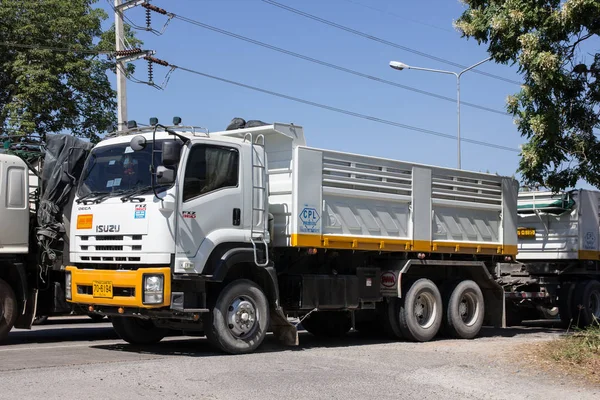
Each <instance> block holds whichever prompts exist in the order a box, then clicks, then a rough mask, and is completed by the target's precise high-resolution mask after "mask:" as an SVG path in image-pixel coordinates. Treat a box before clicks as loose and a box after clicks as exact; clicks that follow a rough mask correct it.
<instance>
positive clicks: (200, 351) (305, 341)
mask: <svg viewBox="0 0 600 400" xmlns="http://www.w3.org/2000/svg"><path fill="white" fill-rule="evenodd" d="M564 332H565V330H564V329H558V328H554V327H545V326H539V322H538V324H537V325H534V326H531V325H524V326H519V327H510V328H505V329H501V328H493V327H483V328H482V330H481V332H480V334H479V336H478V338H480V339H485V338H494V337H504V338H510V337H514V336H517V335H521V336H527V335H533V334H536V335H540V334H548V333H554V334H561V333H564ZM450 340H452V339H449V338H445V337H442V336H438V337H436V338H435V339H434V340H432V341H431V342H440V343H443V342H444V341H450ZM431 342H429V343H431ZM388 343H389V344H402V345H411V346H419V345H426V343H411V342H408V341H403V340H392V339H389V338H386V337H373V336H370V337H365V336H363V335H361V334H359V333H357V332H352V333H349V334H348V335H346V336H344V337H341V338H335V339H334V338H331V339H325V338H317V337H315V336H313V335H311V334H310V333H308V332H306V331H301V332H299V345H298V346H285V345H283V344H281V343H279V342H278V341H277V340H276V339H275V337H273V335H270V334H269V335H268V336H267V337H266V338H265V341H264V342H263V344H262V345H261V347H260V348H259V349H258V350H257V351H256V353H274V352H284V351H305V350H309V349H313V348H344V347H354V346H368V345H375V344H388ZM465 343H468V342H465ZM90 347H91V348H95V349H99V350H108V351H115V352H128V353H137V354H143V355H159V356H185V357H211V356H224V355H226V354H224V353H222V352H219V351H217V350H215V349H214V348H213V347H212V346H211V345H210V344H209V342H208V340H206V338H204V337H199V338H189V337H185V338H178V337H177V336H171V337H170V338H168V339H167V340H164V341H162V342H161V343H159V344H156V345H147V346H139V345H130V344H127V343H122V344H108V345H102V344H100V345H93V346H90Z"/></svg>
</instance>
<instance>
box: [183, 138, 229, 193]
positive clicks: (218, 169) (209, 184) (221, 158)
mask: <svg viewBox="0 0 600 400" xmlns="http://www.w3.org/2000/svg"><path fill="white" fill-rule="evenodd" d="M239 158H240V156H239V153H238V151H237V150H236V149H233V148H229V147H218V146H206V145H196V146H194V147H192V150H191V151H190V155H189V157H188V161H187V165H186V168H185V178H184V183H183V201H188V200H190V199H193V198H194V197H198V196H201V195H203V194H205V193H209V192H213V191H215V190H218V189H222V188H226V187H236V186H237V185H238V176H239Z"/></svg>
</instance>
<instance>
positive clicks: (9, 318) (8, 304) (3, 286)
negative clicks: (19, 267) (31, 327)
mask: <svg viewBox="0 0 600 400" xmlns="http://www.w3.org/2000/svg"><path fill="white" fill-rule="evenodd" d="M16 320H17V297H16V296H15V292H13V290H12V288H11V287H10V286H9V285H8V283H6V282H4V281H3V280H2V279H0V341H2V340H4V339H6V337H7V336H8V332H10V330H11V329H12V327H13V326H14V325H15V321H16Z"/></svg>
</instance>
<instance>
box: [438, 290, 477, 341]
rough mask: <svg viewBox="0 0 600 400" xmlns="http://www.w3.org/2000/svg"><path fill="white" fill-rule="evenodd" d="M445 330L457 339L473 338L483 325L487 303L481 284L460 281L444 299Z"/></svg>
mask: <svg viewBox="0 0 600 400" xmlns="http://www.w3.org/2000/svg"><path fill="white" fill-rule="evenodd" d="M444 307H445V310H444V326H445V332H446V333H447V334H448V335H450V336H452V337H454V338H457V339H473V338H474V337H475V336H477V334H478V333H479V331H480V330H481V326H482V325H483V317H484V315H485V305H484V300H483V293H482V292H481V289H480V288H479V285H478V284H477V283H475V282H473V281H471V280H465V281H462V282H460V283H459V284H458V285H456V286H455V287H454V289H453V290H452V291H451V293H450V295H449V296H448V297H447V301H444Z"/></svg>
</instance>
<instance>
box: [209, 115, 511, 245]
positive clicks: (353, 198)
mask: <svg viewBox="0 0 600 400" xmlns="http://www.w3.org/2000/svg"><path fill="white" fill-rule="evenodd" d="M248 135H252V136H253V137H254V138H255V139H256V138H257V137H258V136H263V137H264V143H265V151H266V153H267V169H268V172H269V212H270V213H271V214H272V216H273V222H274V224H273V225H274V228H273V230H272V241H273V244H274V245H275V246H278V247H288V246H293V247H319V248H331V249H356V250H381V251H419V252H439V253H463V254H465V253H466V254H487V255H501V254H504V255H516V252H517V226H516V219H517V193H518V184H517V182H516V181H515V180H514V179H512V178H507V177H501V176H497V175H490V174H483V173H476V172H468V171H462V170H454V169H447V168H439V167H432V166H427V165H419V164H414V163H407V162H402V161H395V160H388V159H382V158H376V157H368V156H362V155H355V154H349V153H340V152H335V151H329V150H321V149H315V148H310V147H307V146H306V141H305V138H304V132H303V129H302V127H300V126H296V125H287V124H279V123H276V124H273V125H267V126H262V127H258V128H250V129H238V130H232V131H225V132H214V133H211V136H233V137H239V138H244V137H247V136H248Z"/></svg>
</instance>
